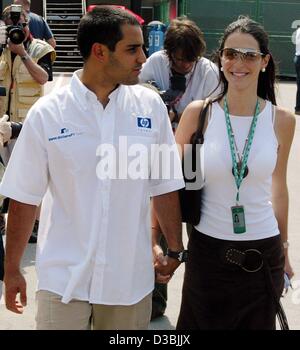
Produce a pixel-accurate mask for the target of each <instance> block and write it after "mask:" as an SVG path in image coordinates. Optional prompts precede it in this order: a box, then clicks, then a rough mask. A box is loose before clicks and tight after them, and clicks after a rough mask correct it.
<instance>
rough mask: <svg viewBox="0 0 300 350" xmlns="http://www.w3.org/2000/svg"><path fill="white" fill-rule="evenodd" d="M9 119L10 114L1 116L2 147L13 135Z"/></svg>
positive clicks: (0, 140)
mask: <svg viewBox="0 0 300 350" xmlns="http://www.w3.org/2000/svg"><path fill="white" fill-rule="evenodd" d="M8 119H9V116H8V115H7V114H4V116H3V117H2V118H0V145H1V146H2V147H3V146H4V144H5V143H6V142H8V141H9V140H10V138H11V135H12V129H11V123H10V122H9V121H8Z"/></svg>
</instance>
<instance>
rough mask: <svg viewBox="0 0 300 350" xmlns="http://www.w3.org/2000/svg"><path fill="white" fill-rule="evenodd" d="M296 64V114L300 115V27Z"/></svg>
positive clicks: (297, 37) (297, 36)
mask: <svg viewBox="0 0 300 350" xmlns="http://www.w3.org/2000/svg"><path fill="white" fill-rule="evenodd" d="M294 63H295V69H296V79H297V94H296V106H295V114H299V115H300V26H299V27H298V28H297V31H296V51H295V58H294Z"/></svg>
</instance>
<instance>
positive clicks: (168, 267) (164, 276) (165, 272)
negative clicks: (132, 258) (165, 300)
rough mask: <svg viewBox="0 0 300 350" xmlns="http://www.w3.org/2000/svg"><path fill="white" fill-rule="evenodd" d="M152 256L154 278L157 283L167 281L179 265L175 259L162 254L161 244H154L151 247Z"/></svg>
mask: <svg viewBox="0 0 300 350" xmlns="http://www.w3.org/2000/svg"><path fill="white" fill-rule="evenodd" d="M152 250H153V258H154V269H155V280H156V282H157V283H164V284H165V283H168V282H169V281H170V279H171V278H172V276H173V274H174V271H175V270H176V269H177V268H178V266H179V265H180V262H179V261H177V260H176V259H172V258H169V257H168V256H167V255H164V253H163V250H162V249H161V246H160V245H158V244H155V245H154V246H153V248H152Z"/></svg>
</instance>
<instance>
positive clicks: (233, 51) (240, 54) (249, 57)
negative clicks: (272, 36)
mask: <svg viewBox="0 0 300 350" xmlns="http://www.w3.org/2000/svg"><path fill="white" fill-rule="evenodd" d="M263 56H265V54H263V53H261V52H259V51H256V50H253V49H244V48H225V49H223V50H220V57H221V58H224V59H225V60H228V61H233V60H236V59H238V58H240V59H241V60H243V61H246V62H255V61H256V60H257V59H258V58H259V57H263Z"/></svg>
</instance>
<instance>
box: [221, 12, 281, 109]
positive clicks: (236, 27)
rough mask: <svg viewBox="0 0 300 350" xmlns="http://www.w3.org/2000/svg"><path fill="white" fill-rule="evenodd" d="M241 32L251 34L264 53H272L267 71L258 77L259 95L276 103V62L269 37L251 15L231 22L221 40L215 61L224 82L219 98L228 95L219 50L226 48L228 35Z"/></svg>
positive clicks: (222, 82)
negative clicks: (270, 47) (270, 49)
mask: <svg viewBox="0 0 300 350" xmlns="http://www.w3.org/2000/svg"><path fill="white" fill-rule="evenodd" d="M235 32H240V33H244V34H250V35H252V36H253V37H254V39H255V40H256V41H257V42H258V44H259V49H260V52H261V53H263V54H264V55H267V54H268V55H270V59H269V63H268V65H267V67H266V71H265V72H260V73H259V77H258V85H257V95H258V96H259V97H261V98H263V99H264V100H268V101H271V102H272V104H274V105H276V97H275V87H274V86H275V72H276V70H275V63H274V60H273V57H272V54H271V53H270V51H269V37H268V34H267V33H266V31H265V30H264V28H263V27H262V26H261V25H260V24H259V23H257V22H255V21H253V20H252V19H250V18H249V17H245V16H240V17H239V18H238V19H237V20H236V21H235V22H232V23H231V24H229V26H228V27H227V28H226V29H225V32H224V35H223V37H222V38H221V40H220V47H219V50H218V52H217V53H216V54H215V61H216V63H217V65H218V67H219V74H220V82H219V83H220V84H223V91H222V93H221V94H220V96H218V98H217V100H220V99H221V98H222V97H223V96H225V95H226V93H227V90H228V82H227V80H226V78H225V75H224V73H223V72H222V71H221V59H220V55H219V52H220V50H222V49H223V48H224V44H225V41H226V39H227V38H228V36H229V35H230V34H232V33H235Z"/></svg>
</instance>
